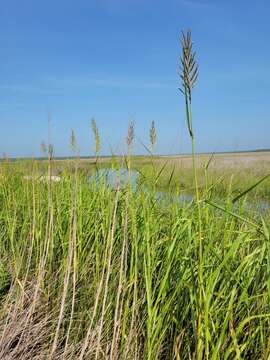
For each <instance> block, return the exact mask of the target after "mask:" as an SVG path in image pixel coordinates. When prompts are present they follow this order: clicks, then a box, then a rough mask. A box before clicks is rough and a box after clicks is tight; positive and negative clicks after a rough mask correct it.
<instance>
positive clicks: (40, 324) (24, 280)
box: [0, 153, 270, 359]
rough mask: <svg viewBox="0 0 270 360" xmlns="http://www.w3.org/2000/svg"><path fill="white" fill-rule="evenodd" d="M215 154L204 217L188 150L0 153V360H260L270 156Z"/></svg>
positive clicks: (268, 338)
mask: <svg viewBox="0 0 270 360" xmlns="http://www.w3.org/2000/svg"><path fill="white" fill-rule="evenodd" d="M210 156H211V155H205V156H198V160H197V166H198V174H199V176H198V179H199V183H200V184H201V186H200V187H199V199H200V200H199V209H200V212H199V213H198V203H197V201H196V200H195V197H194V198H193V195H192V196H191V198H190V200H189V201H183V202H181V203H179V202H178V201H175V199H177V197H172V198H171V197H170V198H169V201H168V198H167V196H166V194H177V193H179V191H182V190H185V191H189V193H191V194H193V193H192V191H193V190H194V188H193V180H192V174H191V169H192V165H191V160H190V157H189V156H180V157H173V158H172V157H166V158H165V157H151V156H149V157H132V156H127V157H125V158H119V157H118V158H113V159H101V160H98V162H97V163H96V162H95V163H93V162H92V161H90V160H85V159H83V160H80V159H70V160H64V161H63V160H62V161H59V160H53V159H50V160H49V161H39V160H31V161H15V162H10V161H8V160H6V161H5V162H2V163H1V164H0V166H1V170H0V171H1V179H0V200H1V207H0V227H1V233H0V237H1V242H0V247H1V251H0V254H1V268H0V296H1V322H0V331H1V338H0V357H1V359H119V358H120V359H190V358H197V359H200V358H201V359H202V358H205V359H235V358H238V359H240V358H250V359H267V358H268V356H269V354H270V331H269V329H270V326H269V325H270V283H269V275H268V274H269V271H270V260H269V259H270V246H269V244H270V238H269V226H268V224H269V218H270V216H269V208H268V207H265V208H264V209H263V212H262V211H261V210H260V207H257V206H255V205H256V204H257V203H258V201H262V200H263V201H264V202H265V203H268V201H269V196H268V195H269V182H268V179H265V180H264V182H262V183H261V184H258V186H256V187H254V188H253V189H252V190H250V191H248V192H247V193H245V191H244V190H245V185H248V187H250V185H251V184H252V183H253V184H255V183H258V181H259V180H260V179H261V178H262V177H264V176H265V175H266V172H267V169H269V162H270V159H269V153H241V154H223V155H215V156H214V158H213V159H212V160H211V163H210V164H209V166H208V167H207V166H205V164H208V160H209V157H210ZM120 166H122V167H125V166H127V174H129V173H130V174H131V172H132V170H134V169H137V170H138V171H139V172H140V174H143V175H140V176H139V177H138V186H137V187H136V188H134V187H133V186H132V185H131V182H129V180H128V178H127V182H126V185H125V186H122V187H121V188H119V187H116V188H112V187H110V186H108V184H107V183H106V180H105V178H104V179H103V180H101V181H100V182H99V183H97V182H92V181H90V182H89V177H88V176H89V175H90V174H93V172H94V171H99V170H100V169H102V168H104V167H105V168H112V169H114V170H115V169H116V171H117V169H119V168H120ZM173 169H174V170H173ZM161 170H162V171H161ZM172 170H173V175H172ZM45 171H46V172H45ZM26 174H27V175H28V178H25V175H26ZM41 174H43V176H44V174H48V176H44V177H43V178H42V179H40V175H41ZM55 174H58V176H60V179H61V180H60V181H59V182H55V181H53V179H54V178H53V175H55ZM222 175H224V177H223V178H222V179H223V180H222V181H221V182H219V178H220V176H222ZM232 175H234V177H235V179H236V180H237V181H236V182H235V183H234V182H233V181H231V184H232V186H228V184H229V183H230V180H229V178H231V176H232ZM181 176H182V177H183V178H184V180H183V182H182V183H181V186H179V187H177V186H176V184H177V179H180V178H182V177H181ZM228 176H229V178H228ZM151 179H152V180H151ZM254 181H255V182H254ZM189 182H190V183H189ZM215 184H216V185H215ZM235 184H240V185H239V186H238V187H237V188H236V187H235V186H236V185H235ZM266 184H268V186H267V185H266ZM165 185H166V186H165ZM215 186H217V187H218V188H219V190H218V191H217V190H215ZM161 188H163V194H164V196H162V197H160V198H157V196H156V195H157V192H160V189H161ZM260 188H261V189H260ZM221 190H222V191H221ZM241 191H242V194H240V192H241ZM243 191H244V193H243ZM239 194H240V195H242V196H240V197H239V199H236V200H235V198H236V196H239ZM250 204H252V205H250ZM199 234H200V236H199Z"/></svg>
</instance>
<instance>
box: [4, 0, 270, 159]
mask: <svg viewBox="0 0 270 360" xmlns="http://www.w3.org/2000/svg"><path fill="white" fill-rule="evenodd" d="M269 18H270V2H269V0H256V1H254V0H167V1H165V0H87V1H86V0H46V1H43V0H20V1H18V0H8V1H1V3H0V59H1V60H0V61H1V66H0V125H1V128H0V154H2V153H4V152H5V153H7V154H8V155H10V156H32V155H40V150H39V149H40V143H41V141H42V140H46V139H47V114H48V112H49V113H50V114H51V117H52V141H53V143H54V146H55V150H56V154H57V155H60V156H63V155H68V154H69V136H70V131H71V129H72V128H73V129H74V130H75V131H76V134H77V138H78V142H79V144H80V150H81V154H82V155H89V154H91V150H92V148H93V145H92V139H91V133H90V119H91V117H92V116H94V117H95V118H96V121H97V124H98V126H99V128H100V133H101V137H102V145H103V153H108V152H110V150H109V149H110V147H111V148H112V149H113V151H114V152H122V151H123V149H124V145H123V144H124V138H125V134H126V129H127V126H128V122H129V120H130V119H133V120H134V121H135V124H136V137H137V139H136V146H135V152H137V153H143V152H144V149H143V147H142V146H141V145H140V141H142V142H145V143H147V142H148V132H149V131H148V128H149V124H150V122H151V120H155V122H156V125H157V131H158V146H157V152H159V153H176V152H188V151H190V144H189V139H188V135H187V130H186V126H185V118H184V114H185V113H184V103H183V99H182V97H181V94H180V92H179V91H178V90H177V88H178V87H179V78H178V76H177V68H178V63H179V61H178V60H179V56H180V43H179V38H180V31H181V29H187V28H191V30H192V33H193V42H194V48H195V49H196V52H197V58H198V62H199V66H200V76H199V79H198V83H197V87H196V88H195V90H194V100H193V102H194V127H195V133H196V137H197V144H198V150H199V151H209V152H212V151H223V150H246V149H254V148H266V147H270V136H269V135H270V106H269V104H270V42H269V39H270V22H269Z"/></svg>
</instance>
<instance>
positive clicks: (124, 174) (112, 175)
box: [89, 168, 139, 189]
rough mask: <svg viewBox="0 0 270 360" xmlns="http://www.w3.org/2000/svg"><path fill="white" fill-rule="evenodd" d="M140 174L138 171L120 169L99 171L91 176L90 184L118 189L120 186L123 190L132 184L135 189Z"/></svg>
mask: <svg viewBox="0 0 270 360" xmlns="http://www.w3.org/2000/svg"><path fill="white" fill-rule="evenodd" d="M138 178H139V174H138V173H137V171H134V170H130V171H128V170H127V169H124V168H120V169H117V170H116V169H98V170H97V171H96V172H95V174H94V175H91V176H89V181H90V182H93V181H94V182H96V183H97V184H100V185H101V184H104V183H105V184H107V185H108V186H111V187H112V188H114V189H116V188H117V187H118V186H119V187H120V189H121V188H123V187H125V186H126V185H127V184H130V185H131V186H132V188H133V189H136V187H137V180H138Z"/></svg>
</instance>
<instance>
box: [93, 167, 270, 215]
mask: <svg viewBox="0 0 270 360" xmlns="http://www.w3.org/2000/svg"><path fill="white" fill-rule="evenodd" d="M138 180H139V173H138V172H137V171H135V170H130V171H128V170H127V169H125V168H120V169H118V170H116V169H110V168H104V169H99V170H98V171H97V172H96V173H95V174H94V175H92V176H90V177H89V182H93V181H95V182H96V183H97V184H100V185H101V184H104V182H105V184H107V185H108V186H109V187H112V188H113V189H116V188H117V187H118V186H119V188H120V189H123V188H124V187H125V186H126V185H127V184H130V185H131V187H132V189H133V190H136V189H137V188H138ZM140 190H141V191H144V192H146V193H148V192H149V190H148V189H147V187H145V186H143V185H140ZM156 200H157V201H158V202H161V201H166V202H168V203H171V202H174V201H176V202H178V203H179V205H183V204H184V203H190V202H191V201H193V200H194V198H193V196H192V195H190V194H187V193H182V194H180V195H175V194H172V193H167V192H165V191H157V192H156ZM214 202H216V203H218V204H221V205H222V204H223V205H224V200H222V199H216V200H215V201H214ZM237 206H238V204H235V206H234V207H235V209H237ZM244 208H245V209H247V210H252V209H255V210H256V211H257V212H258V213H259V214H263V213H265V212H267V211H268V210H269V208H270V204H269V202H267V201H263V200H260V201H258V202H253V201H250V202H246V203H245V205H244Z"/></svg>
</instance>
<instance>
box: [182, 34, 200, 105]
mask: <svg viewBox="0 0 270 360" xmlns="http://www.w3.org/2000/svg"><path fill="white" fill-rule="evenodd" d="M181 46H182V57H181V65H180V70H181V71H180V77H181V80H182V88H180V91H181V92H182V93H183V94H184V95H185V96H187V97H188V99H189V102H191V92H192V89H193V87H194V86H195V83H196V81H197V78H198V65H197V62H196V53H195V52H193V50H192V40H191V31H190V30H188V31H187V33H186V34H185V33H184V32H183V31H182V37H181Z"/></svg>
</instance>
